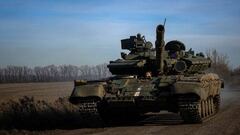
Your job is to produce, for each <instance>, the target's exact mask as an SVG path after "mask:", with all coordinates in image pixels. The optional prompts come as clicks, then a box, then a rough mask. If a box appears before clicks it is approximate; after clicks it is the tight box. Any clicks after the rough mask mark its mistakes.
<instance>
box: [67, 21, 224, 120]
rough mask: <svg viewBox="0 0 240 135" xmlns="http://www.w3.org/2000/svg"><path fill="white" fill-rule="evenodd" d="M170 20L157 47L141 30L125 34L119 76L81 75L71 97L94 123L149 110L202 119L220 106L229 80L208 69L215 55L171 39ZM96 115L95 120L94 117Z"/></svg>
mask: <svg viewBox="0 0 240 135" xmlns="http://www.w3.org/2000/svg"><path fill="white" fill-rule="evenodd" d="M164 32H165V27H164V25H158V26H157V28H156V41H155V48H154V47H153V45H152V43H151V42H149V41H146V39H145V37H144V36H142V35H141V34H137V35H136V36H130V38H127V39H122V40H121V48H122V49H124V50H128V52H129V53H126V52H122V53H121V59H117V60H115V61H110V63H109V64H108V68H109V71H110V72H111V73H112V75H113V76H111V77H109V78H107V79H103V80H95V81H86V80H75V81H74V89H73V92H72V94H71V96H70V98H69V101H70V102H71V103H72V104H76V105H78V106H79V111H80V113H81V114H82V115H83V116H85V118H86V119H88V120H89V119H91V120H90V121H91V123H96V121H104V122H106V121H108V120H111V119H114V118H119V119H122V118H127V119H131V118H137V117H138V116H141V115H144V114H146V113H149V112H160V111H162V110H166V111H169V112H174V113H179V114H180V115H181V117H182V119H183V120H184V122H186V123H201V122H203V121H204V120H205V119H207V118H209V117H211V116H213V115H215V114H216V113H217V112H218V111H219V106H220V90H221V88H223V81H222V80H221V79H220V78H219V77H218V75H217V74H214V73H208V72H206V70H207V69H209V68H210V66H211V60H210V59H209V58H206V57H205V56H204V54H203V53H197V54H195V52H194V51H193V50H192V49H189V50H188V51H186V47H185V45H184V43H182V42H180V41H178V40H173V41H170V42H168V43H167V44H165V41H164ZM92 120H93V121H92Z"/></svg>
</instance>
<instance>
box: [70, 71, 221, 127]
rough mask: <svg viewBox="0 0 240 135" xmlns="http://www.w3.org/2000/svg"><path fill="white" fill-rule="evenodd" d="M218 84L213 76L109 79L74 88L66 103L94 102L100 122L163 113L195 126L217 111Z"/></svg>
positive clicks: (219, 84) (219, 86) (218, 80)
mask: <svg viewBox="0 0 240 135" xmlns="http://www.w3.org/2000/svg"><path fill="white" fill-rule="evenodd" d="M221 83H222V82H221V80H220V79H219V77H218V76H217V75H216V74H199V75H195V76H188V77H186V76H161V77H156V78H151V79H137V78H118V79H116V78H113V79H109V80H108V81H94V82H88V83H86V84H83V85H78V86H75V87H74V90H73V93H72V95H71V97H70V102H72V103H73V104H82V103H87V102H96V103H97V106H95V107H96V109H97V111H98V113H99V114H101V117H103V118H105V117H106V116H108V117H116V116H117V117H121V116H124V117H127V118H132V117H134V116H139V115H143V114H145V113H148V112H159V111H162V110H165V111H169V112H175V113H180V114H181V115H182V117H183V119H184V120H185V122H189V123H199V122H202V120H203V119H205V118H207V117H210V116H212V115H213V114H215V113H216V112H217V111H218V108H219V101H216V100H219V94H220V89H221ZM194 111H195V112H194ZM193 112H194V114H193ZM127 114H128V115H130V116H128V115H127ZM186 114H188V115H186ZM191 117H192V118H191Z"/></svg>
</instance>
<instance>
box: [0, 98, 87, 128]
mask: <svg viewBox="0 0 240 135" xmlns="http://www.w3.org/2000/svg"><path fill="white" fill-rule="evenodd" d="M82 126H83V123H82V119H81V115H80V114H79V112H78V107H77V106H74V105H72V104H71V103H69V102H68V100H67V98H59V99H57V100H56V101H55V102H52V103H48V102H46V101H43V100H35V99H34V98H33V97H27V96H24V97H22V98H20V99H19V100H18V101H13V100H10V101H8V102H4V103H2V104H1V106H0V128H1V129H32V130H36V129H39V130H41V129H55V128H64V129H66V128H76V127H82Z"/></svg>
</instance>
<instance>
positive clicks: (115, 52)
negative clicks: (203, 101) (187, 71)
mask: <svg viewBox="0 0 240 135" xmlns="http://www.w3.org/2000/svg"><path fill="white" fill-rule="evenodd" d="M164 18H167V23H166V35H165V37H166V39H165V40H166V41H170V40H174V39H177V40H181V41H183V42H184V43H185V45H186V46H187V48H188V49H189V48H193V49H194V50H196V51H197V52H199V51H203V52H206V50H207V49H209V48H210V49H211V48H215V49H217V50H218V51H219V52H221V53H225V54H227V55H228V56H229V57H230V60H231V65H233V66H237V65H240V60H239V59H240V44H239V43H240V26H239V24H240V1H239V0H182V1H179V0H171V1H161V0H145V1H143V0H131V1H130V0H119V1H117V0H109V1H108V0H101V1H100V0H86V1H84V0H82V1H81V0H65V1H63V0H39V1H37V0H0V66H6V65H26V66H41V65H49V64H56V65H60V64H73V65H85V64H89V65H95V64H100V63H107V62H108V61H109V60H114V59H117V58H119V57H120V51H121V50H120V39H123V38H128V37H129V36H130V35H135V34H137V33H142V34H144V35H145V37H146V39H147V40H150V41H151V42H152V43H154V42H155V28H156V26H157V25H158V24H160V23H163V21H164Z"/></svg>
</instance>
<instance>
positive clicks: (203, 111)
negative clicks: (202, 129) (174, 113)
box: [179, 95, 220, 123]
mask: <svg viewBox="0 0 240 135" xmlns="http://www.w3.org/2000/svg"><path fill="white" fill-rule="evenodd" d="M219 105H220V96H219V95H217V96H215V97H214V98H213V97H208V98H207V99H206V100H199V101H193V100H189V99H183V98H181V99H180V101H179V112H180V115H181V117H182V118H183V120H184V122H185V123H201V122H203V120H205V119H208V118H210V117H211V116H213V115H215V114H216V113H217V112H218V110H219Z"/></svg>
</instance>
